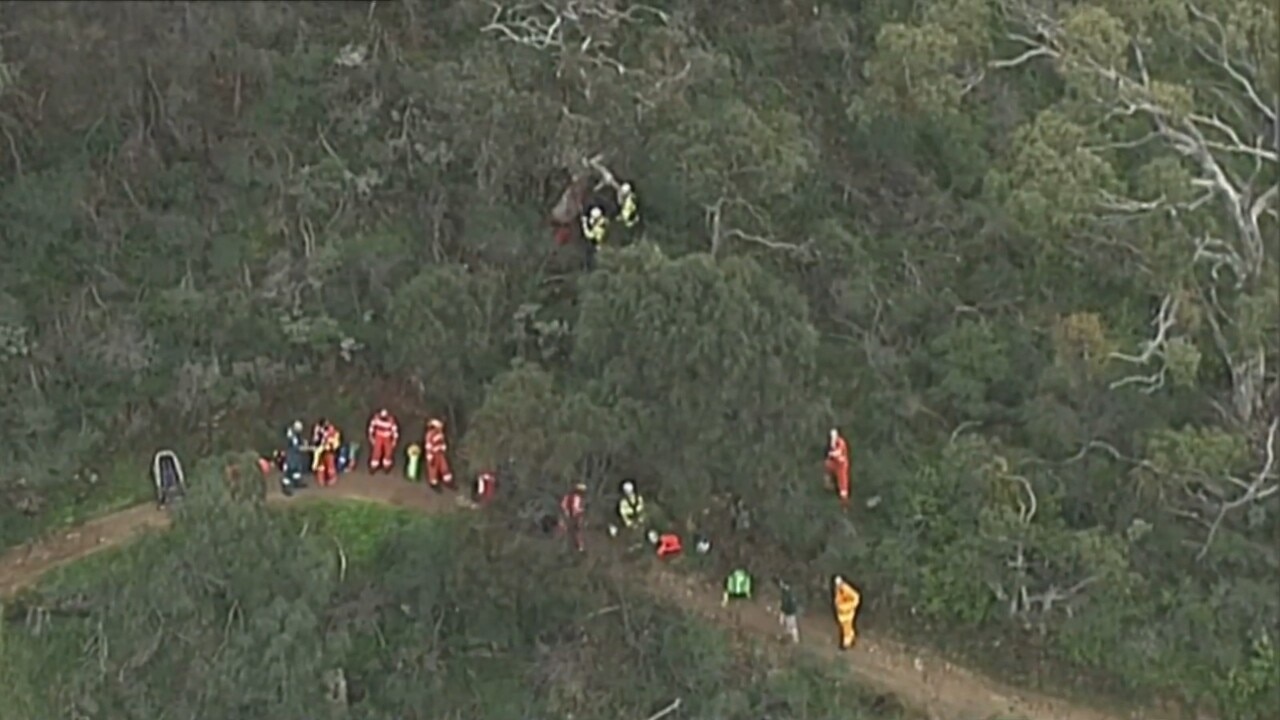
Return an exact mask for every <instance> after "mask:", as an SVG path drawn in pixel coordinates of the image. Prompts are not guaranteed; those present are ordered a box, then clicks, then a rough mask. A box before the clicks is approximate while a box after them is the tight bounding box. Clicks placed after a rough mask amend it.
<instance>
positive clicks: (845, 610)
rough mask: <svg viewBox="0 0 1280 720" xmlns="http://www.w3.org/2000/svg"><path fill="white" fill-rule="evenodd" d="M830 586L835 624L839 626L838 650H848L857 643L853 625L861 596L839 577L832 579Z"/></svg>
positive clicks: (855, 629)
mask: <svg viewBox="0 0 1280 720" xmlns="http://www.w3.org/2000/svg"><path fill="white" fill-rule="evenodd" d="M831 584H832V604H833V605H834V606H835V611H836V623H837V624H838V625H839V626H840V649H841V650H848V649H849V648H851V647H853V646H854V644H855V643H856V642H858V630H857V628H856V627H855V625H854V623H855V621H856V620H857V617H858V606H859V605H861V604H862V595H861V594H860V593H859V592H858V589H857V588H855V587H854V586H853V585H851V584H850V583H849V581H848V580H845V579H844V578H843V577H841V576H839V575H836V576H835V577H834V578H833V579H832V581H831Z"/></svg>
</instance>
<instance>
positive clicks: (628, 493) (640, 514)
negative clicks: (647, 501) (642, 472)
mask: <svg viewBox="0 0 1280 720" xmlns="http://www.w3.org/2000/svg"><path fill="white" fill-rule="evenodd" d="M618 517H619V518H621V519H622V526H623V527H625V528H627V529H629V530H632V529H635V528H638V527H642V526H643V525H644V498H643V497H641V496H640V493H638V492H636V483H635V481H634V480H624V481H623V483H622V499H620V500H618Z"/></svg>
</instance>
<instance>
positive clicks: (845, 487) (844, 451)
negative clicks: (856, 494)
mask: <svg viewBox="0 0 1280 720" xmlns="http://www.w3.org/2000/svg"><path fill="white" fill-rule="evenodd" d="M827 473H828V474H829V475H831V477H832V478H834V479H835V482H836V492H837V493H838V494H839V495H840V504H841V505H843V506H844V507H846V508H847V507H849V443H847V442H845V440H844V438H843V437H841V436H840V435H839V433H837V434H836V437H835V440H834V441H833V442H832V443H830V446H829V447H828V448H827Z"/></svg>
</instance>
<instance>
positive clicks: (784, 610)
mask: <svg viewBox="0 0 1280 720" xmlns="http://www.w3.org/2000/svg"><path fill="white" fill-rule="evenodd" d="M776 582H777V583H778V591H779V592H780V593H781V594H782V602H781V603H780V604H779V605H778V624H780V625H782V634H783V635H785V636H786V637H787V638H790V640H791V642H792V643H799V642H800V621H799V619H798V616H799V614H800V603H798V602H796V593H795V590H793V589H792V588H791V584H790V583H788V582H787V581H786V580H783V579H782V578H778V579H777V580H776Z"/></svg>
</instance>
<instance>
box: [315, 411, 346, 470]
mask: <svg viewBox="0 0 1280 720" xmlns="http://www.w3.org/2000/svg"><path fill="white" fill-rule="evenodd" d="M313 435H314V437H316V438H319V441H318V442H317V443H316V449H315V459H314V460H313V461H312V463H311V470H312V471H313V472H314V473H315V474H316V483H317V484H318V485H320V486H321V487H328V486H330V485H333V484H334V483H335V482H337V481H338V448H340V447H342V433H341V432H339V431H338V428H337V426H335V425H334V424H333V423H331V422H329V421H328V420H325V419H323V418H321V419H320V422H318V423H316V427H315V431H314V432H313Z"/></svg>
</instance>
